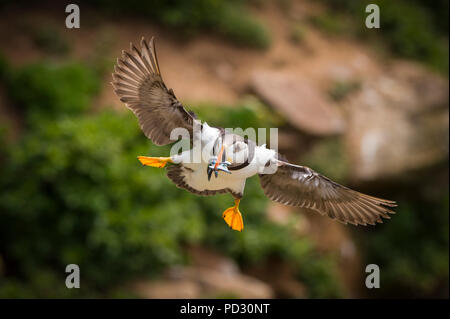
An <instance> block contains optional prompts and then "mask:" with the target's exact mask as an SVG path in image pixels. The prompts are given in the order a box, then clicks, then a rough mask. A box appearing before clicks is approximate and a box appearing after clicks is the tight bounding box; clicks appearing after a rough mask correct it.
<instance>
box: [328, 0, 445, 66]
mask: <svg viewBox="0 0 450 319" xmlns="http://www.w3.org/2000/svg"><path fill="white" fill-rule="evenodd" d="M323 1H324V2H326V3H327V4H328V5H329V6H330V7H331V8H332V9H333V10H332V12H333V13H330V14H333V15H334V12H336V11H339V12H345V13H347V14H348V16H352V17H354V20H353V24H354V26H355V28H354V29H355V30H359V34H360V35H361V36H364V37H373V36H374V35H379V34H380V33H381V34H382V38H381V39H382V40H383V41H385V43H387V44H388V46H389V47H390V48H391V49H392V51H393V52H394V53H396V54H398V55H400V56H402V57H406V58H412V59H417V60H420V61H423V62H425V63H427V64H428V65H430V66H431V67H433V68H434V69H436V70H439V71H441V72H444V73H447V74H448V56H449V55H448V54H449V52H448V9H449V3H448V1H446V0H440V1H423V0H415V1H404V0H396V1H390V0H377V1H369V0H360V1H354V0H323ZM370 3H375V4H377V5H378V6H379V7H380V25H381V27H380V29H367V28H366V27H365V25H364V21H365V18H366V16H367V15H368V13H366V12H365V8H366V6H367V5H368V4H370ZM330 14H327V15H325V16H330ZM321 19H322V20H325V21H322V23H320V25H322V26H324V27H325V29H328V30H329V31H330V32H333V30H334V29H336V30H340V31H342V28H341V27H340V26H339V24H336V23H338V21H336V20H337V19H333V18H331V19H323V18H321Z"/></svg>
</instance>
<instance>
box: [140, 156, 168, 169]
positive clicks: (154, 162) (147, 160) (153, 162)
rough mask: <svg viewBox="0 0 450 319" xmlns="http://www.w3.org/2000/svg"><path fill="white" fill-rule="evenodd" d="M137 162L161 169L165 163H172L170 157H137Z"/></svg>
mask: <svg viewBox="0 0 450 319" xmlns="http://www.w3.org/2000/svg"><path fill="white" fill-rule="evenodd" d="M138 160H139V161H140V162H141V163H142V164H143V165H147V166H151V167H158V168H163V167H164V166H166V164H167V163H173V161H172V158H170V157H148V156H138Z"/></svg>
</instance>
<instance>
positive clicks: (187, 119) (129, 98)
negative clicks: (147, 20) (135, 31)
mask: <svg viewBox="0 0 450 319" xmlns="http://www.w3.org/2000/svg"><path fill="white" fill-rule="evenodd" d="M114 70H115V72H114V73H113V75H112V77H113V82H112V83H111V84H112V85H113V87H114V92H115V93H116V95H117V96H118V97H119V98H120V100H121V101H122V102H123V103H125V105H126V106H127V107H128V108H129V109H131V110H132V111H133V113H134V114H135V115H136V117H137V118H138V121H139V125H140V127H141V129H142V131H143V132H144V134H145V135H146V136H147V137H148V138H149V139H151V140H152V141H153V143H155V144H157V145H166V144H169V143H171V142H174V140H171V139H170V133H171V132H172V130H173V129H175V128H179V127H181V128H185V129H187V130H188V131H189V133H190V136H191V137H192V130H193V121H194V120H195V114H194V113H192V112H188V111H187V110H186V109H185V108H184V107H183V105H182V104H181V103H180V102H179V101H178V100H177V98H176V97H175V94H174V93H173V91H172V90H171V89H170V90H169V89H167V87H166V85H165V84H164V82H163V79H162V76H161V72H160V69H159V64H158V57H157V55H156V49H155V41H154V39H153V38H152V39H151V40H150V43H147V41H146V40H145V39H144V38H142V40H141V48H140V50H139V49H138V48H137V47H136V46H135V45H133V44H132V43H130V51H129V52H128V51H122V56H121V58H119V59H117V64H116V66H115V67H114Z"/></svg>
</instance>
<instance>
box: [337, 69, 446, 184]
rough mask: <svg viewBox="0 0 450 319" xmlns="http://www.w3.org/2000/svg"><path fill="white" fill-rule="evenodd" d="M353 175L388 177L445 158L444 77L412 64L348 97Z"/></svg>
mask: <svg viewBox="0 0 450 319" xmlns="http://www.w3.org/2000/svg"><path fill="white" fill-rule="evenodd" d="M347 107H348V114H349V120H348V128H347V132H346V135H345V139H346V144H347V146H348V148H349V154H350V160H351V162H352V165H351V167H352V170H353V171H352V172H351V173H352V175H353V176H354V177H355V178H356V179H360V180H375V179H380V178H383V179H384V178H389V177H391V178H393V177H397V176H400V175H401V174H404V173H407V172H409V171H412V170H417V169H422V168H426V167H428V166H431V165H433V164H436V163H438V162H440V161H442V160H444V159H445V158H447V157H448V143H449V140H448V137H449V135H448V132H449V131H448V130H449V121H448V116H449V110H448V80H444V79H443V78H441V77H439V76H437V75H435V74H432V73H430V72H428V71H426V70H423V69H421V68H419V67H417V66H415V65H414V64H405V63H401V64H399V65H397V66H396V65H393V66H392V67H391V71H390V72H389V73H387V74H385V75H383V76H377V77H375V78H372V79H368V80H366V81H364V82H363V84H362V88H361V90H360V91H359V92H358V93H356V94H354V95H352V96H351V97H350V98H349V101H348V105H347Z"/></svg>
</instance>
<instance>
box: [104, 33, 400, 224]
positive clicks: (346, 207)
mask: <svg viewBox="0 0 450 319" xmlns="http://www.w3.org/2000/svg"><path fill="white" fill-rule="evenodd" d="M112 76H113V82H112V83H111V84H112V85H113V87H114V92H115V93H116V94H117V96H118V97H119V98H120V100H121V101H122V102H123V103H125V105H126V106H127V107H128V108H129V109H131V110H132V111H133V112H134V114H135V115H136V117H137V118H138V122H139V125H140V127H141V129H142V131H143V132H144V134H145V136H147V137H148V138H149V139H150V140H152V142H153V143H155V144H157V145H166V144H169V143H174V142H176V141H174V140H171V139H170V135H171V132H172V130H174V129H177V128H182V129H184V130H187V132H189V134H190V135H189V138H190V143H191V145H195V144H196V143H197V144H199V145H201V148H202V149H203V148H205V149H206V148H207V147H208V146H209V145H214V146H213V147H212V150H211V152H210V157H209V158H207V159H206V160H204V159H203V156H201V160H199V161H192V158H193V155H194V154H193V153H194V147H192V149H190V150H187V151H184V152H182V153H180V154H177V155H173V156H169V157H147V156H139V157H138V159H139V161H140V162H141V163H142V164H143V165H147V166H151V167H157V168H166V170H167V176H168V177H169V179H171V180H172V181H173V182H174V183H175V184H176V186H178V187H180V188H183V189H186V190H188V191H190V192H192V193H194V194H197V195H203V196H211V195H215V194H222V193H230V194H231V195H232V196H233V197H234V206H232V207H230V208H228V209H226V210H225V211H224V212H223V214H222V217H223V219H224V220H225V222H226V223H227V224H228V226H230V228H232V229H234V230H238V231H242V230H243V229H244V223H243V219H242V214H241V212H240V211H239V203H240V200H241V199H242V196H243V194H244V188H245V181H246V180H247V178H249V177H251V176H253V175H256V174H258V175H259V177H260V182H261V186H262V188H263V190H264V193H265V195H266V196H267V197H269V198H270V199H271V200H273V201H276V202H279V203H282V204H285V205H292V206H297V207H305V208H309V209H312V210H315V211H317V212H319V213H321V214H322V215H328V216H329V217H331V218H333V219H336V220H338V221H340V222H342V223H345V224H347V223H351V224H354V225H367V224H372V225H374V224H375V223H377V222H378V223H381V222H382V218H389V214H393V213H394V212H393V211H392V210H391V208H392V207H395V206H396V204H395V202H393V201H389V200H385V199H380V198H376V197H372V196H369V195H365V194H362V193H359V192H356V191H354V190H351V189H349V188H347V187H345V186H342V185H339V184H337V183H335V182H333V181H331V180H330V179H328V178H327V177H325V176H323V175H321V174H319V173H317V172H315V171H313V170H312V169H310V168H308V167H305V166H299V165H294V164H291V163H289V162H287V161H286V160H284V159H282V157H281V156H280V155H279V154H278V153H277V152H276V151H274V150H271V149H268V148H266V147H265V146H264V145H263V146H258V145H256V143H255V142H253V141H251V140H247V139H245V138H243V137H241V136H239V135H235V134H229V133H225V130H224V129H222V128H216V127H211V126H209V125H208V124H207V123H206V122H201V121H200V120H198V119H197V118H196V116H195V114H194V113H193V112H190V111H187V110H186V109H185V108H184V107H183V105H182V104H181V103H180V102H179V101H178V100H177V98H176V97H175V94H174V92H173V91H172V89H168V88H167V87H166V85H165V84H164V82H163V79H162V76H161V71H160V68H159V64H158V58H157V55H156V50H155V42H154V40H153V38H152V39H151V40H150V42H147V41H146V40H145V39H144V38H142V40H141V44H140V48H137V47H136V46H134V45H133V44H131V45H130V50H129V51H128V52H127V51H123V52H122V56H121V58H119V59H118V60H117V64H116V66H115V72H114V73H113V75H112ZM213 173H214V178H212V174H213Z"/></svg>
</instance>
